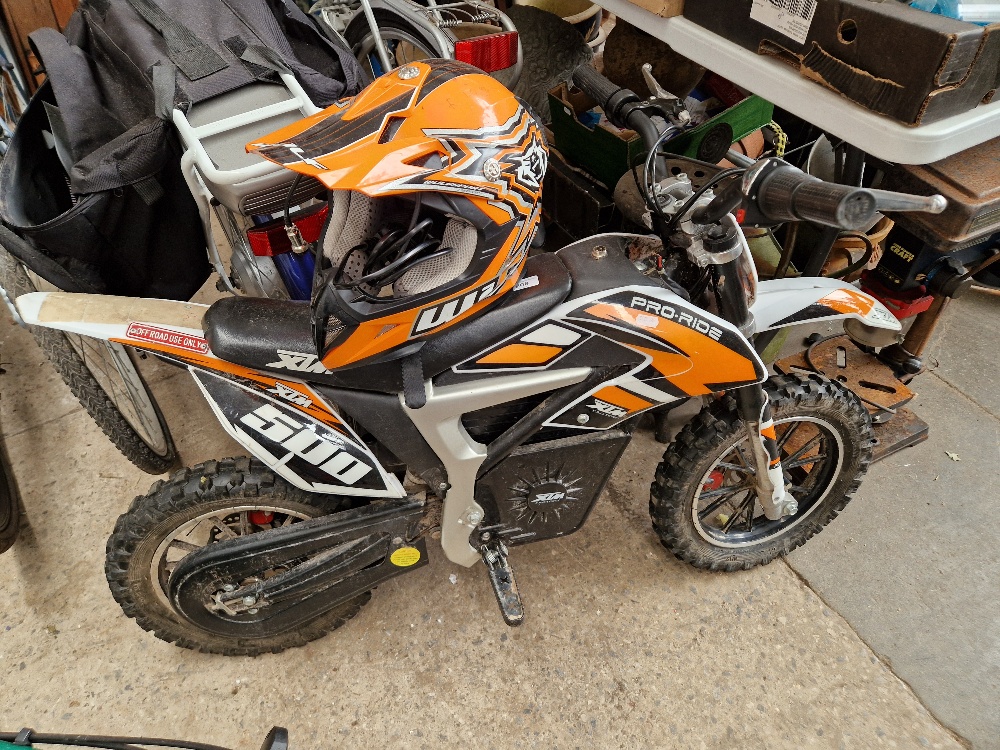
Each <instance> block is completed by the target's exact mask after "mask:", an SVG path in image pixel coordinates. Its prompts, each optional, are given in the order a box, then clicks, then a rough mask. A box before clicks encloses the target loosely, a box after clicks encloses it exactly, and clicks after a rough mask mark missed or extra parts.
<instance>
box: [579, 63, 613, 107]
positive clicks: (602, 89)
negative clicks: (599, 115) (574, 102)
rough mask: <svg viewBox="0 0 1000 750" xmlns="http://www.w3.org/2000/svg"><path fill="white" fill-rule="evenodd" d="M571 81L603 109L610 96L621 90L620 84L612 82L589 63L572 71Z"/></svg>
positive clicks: (606, 105)
mask: <svg viewBox="0 0 1000 750" xmlns="http://www.w3.org/2000/svg"><path fill="white" fill-rule="evenodd" d="M573 83H575V84H576V87H577V88H578V89H581V90H582V91H584V92H586V93H587V95H588V96H590V97H591V98H592V99H593V100H594V101H596V102H597V103H598V104H600V105H601V109H605V110H606V109H607V108H608V102H610V101H611V97H613V96H614V95H615V94H617V93H618V92H619V91H621V90H622V87H621V86H618V85H617V84H614V83H612V82H611V81H609V80H608V79H607V78H605V77H604V76H602V75H601V74H600V73H598V72H597V71H596V70H594V69H593V68H592V67H590V66H589V65H581V66H580V67H579V68H577V69H576V70H574V71H573Z"/></svg>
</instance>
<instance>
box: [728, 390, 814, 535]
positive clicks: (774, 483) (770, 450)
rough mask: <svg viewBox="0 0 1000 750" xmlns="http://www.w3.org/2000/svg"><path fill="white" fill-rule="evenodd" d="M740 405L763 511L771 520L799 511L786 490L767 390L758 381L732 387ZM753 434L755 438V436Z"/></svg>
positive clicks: (793, 499)
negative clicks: (748, 437) (756, 383)
mask: <svg viewBox="0 0 1000 750" xmlns="http://www.w3.org/2000/svg"><path fill="white" fill-rule="evenodd" d="M733 395H734V396H735V397H736V404H737V406H738V407H739V413H740V418H741V419H742V420H743V422H744V424H746V426H747V431H748V432H749V433H750V448H751V450H752V452H753V462H754V468H755V472H754V481H755V483H756V486H757V498H758V499H759V500H760V504H761V507H762V508H763V509H764V515H765V516H767V517H768V518H769V519H770V520H772V521H778V520H780V519H782V518H784V517H785V516H794V515H795V514H796V513H798V512H799V504H798V503H797V502H796V501H795V498H794V497H792V496H791V495H789V494H788V493H787V492H786V491H785V476H784V473H783V472H782V470H781V456H780V454H779V452H778V436H777V435H776V434H775V432H774V419H773V417H772V416H771V405H770V404H769V403H768V401H767V393H766V392H765V391H764V389H763V388H762V387H761V386H760V385H750V386H747V387H745V388H737V389H736V390H735V391H733ZM754 434H756V436H757V439H756V440H755V439H754Z"/></svg>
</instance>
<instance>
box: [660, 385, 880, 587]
mask: <svg viewBox="0 0 1000 750" xmlns="http://www.w3.org/2000/svg"><path fill="white" fill-rule="evenodd" d="M765 390H766V391H767V396H768V399H769V401H770V403H771V410H772V412H773V415H774V427H775V432H776V434H777V437H778V447H779V450H780V451H781V462H782V470H783V471H784V474H785V483H786V491H788V492H789V493H790V494H791V495H792V496H793V497H794V498H795V500H796V501H797V502H798V508H799V509H798V512H797V513H796V514H795V515H793V516H788V517H786V518H783V519H780V520H777V521H772V520H770V519H768V518H767V517H766V516H765V515H764V512H763V508H762V507H761V504H760V501H759V500H758V499H757V494H756V490H755V489H754V463H753V458H752V453H751V448H750V442H749V441H750V440H751V439H756V435H754V436H750V435H748V433H747V429H746V426H745V425H744V424H743V422H742V420H741V419H740V417H739V414H738V413H737V409H736V402H735V399H733V398H731V397H726V398H724V399H721V400H719V401H716V402H715V403H713V404H712V405H711V406H709V407H707V408H705V409H703V410H702V411H701V412H700V413H699V414H698V415H697V416H696V417H695V418H694V419H693V420H692V421H691V422H690V423H688V424H687V425H686V426H685V427H684V429H683V430H681V432H680V434H678V436H677V438H676V440H675V441H674V442H673V443H672V444H671V445H670V447H669V448H668V449H667V451H666V453H665V454H664V457H663V462H662V463H661V464H660V465H659V466H658V467H657V470H656V478H655V480H654V481H653V484H652V487H651V488H650V503H649V511H650V516H651V517H652V521H653V528H654V529H655V530H656V532H657V534H659V536H660V539H661V541H662V542H663V545H664V546H665V547H667V549H669V550H670V551H671V552H673V553H674V555H676V556H677V557H678V558H680V559H681V560H684V561H685V562H688V563H690V564H692V565H694V566H695V567H699V568H709V569H711V570H740V569H744V570H748V569H750V568H752V567H754V566H757V565H764V564H766V563H769V562H771V561H772V560H774V559H775V558H776V557H778V556H780V555H785V554H787V553H789V552H791V551H792V550H793V549H795V548H796V547H799V546H801V545H802V544H805V542H806V541H808V540H809V539H810V538H811V537H813V536H814V535H815V534H817V533H819V532H820V531H821V530H822V529H823V527H824V526H826V525H827V524H828V523H830V521H832V520H833V519H834V518H836V516H837V514H838V513H839V512H840V511H841V510H843V509H844V507H845V506H846V505H847V503H848V502H849V501H850V499H851V497H852V496H853V495H854V493H855V491H856V490H857V489H858V487H859V486H860V484H861V479H862V477H864V475H865V473H866V472H867V471H868V465H869V464H870V463H871V456H872V446H873V445H874V443H875V441H874V433H873V432H872V426H871V418H870V417H869V415H868V411H867V409H865V407H864V406H863V405H862V403H861V402H860V401H859V400H858V398H857V396H855V395H854V394H853V393H851V392H850V391H849V390H847V389H846V388H844V387H843V386H842V385H840V384H839V383H835V382H833V381H830V380H828V379H826V378H823V377H821V376H818V375H812V376H809V377H798V376H786V377H776V378H772V379H771V380H769V381H768V382H767V383H766V384H765Z"/></svg>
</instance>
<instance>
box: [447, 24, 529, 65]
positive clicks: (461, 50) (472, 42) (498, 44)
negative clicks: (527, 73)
mask: <svg viewBox="0 0 1000 750" xmlns="http://www.w3.org/2000/svg"><path fill="white" fill-rule="evenodd" d="M455 59H456V60H458V61H459V62H464V63H469V64H470V65H475V66H476V67H477V68H479V69H480V70H482V71H483V72H484V73H493V72H495V71H497V70H504V69H505V68H510V67H512V66H514V65H515V64H517V32H516V31H503V32H501V33H499V34H487V35H486V36H477V37H476V38H475V39H463V40H462V41H460V42H456V43H455Z"/></svg>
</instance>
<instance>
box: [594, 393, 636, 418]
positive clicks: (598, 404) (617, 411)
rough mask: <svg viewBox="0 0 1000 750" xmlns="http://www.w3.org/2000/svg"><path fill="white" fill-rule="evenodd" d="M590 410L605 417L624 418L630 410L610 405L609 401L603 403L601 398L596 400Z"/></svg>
mask: <svg viewBox="0 0 1000 750" xmlns="http://www.w3.org/2000/svg"><path fill="white" fill-rule="evenodd" d="M587 408H588V409H593V410H594V411H596V412H597V413H598V414H600V415H602V416H605V417H616V418H617V417H624V416H625V415H626V414H628V409H623V408H622V407H620V406H615V405H614V404H609V403H608V402H607V401H601V399H599V398H595V399H594V403H592V404H590V405H589V406H588V407H587Z"/></svg>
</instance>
